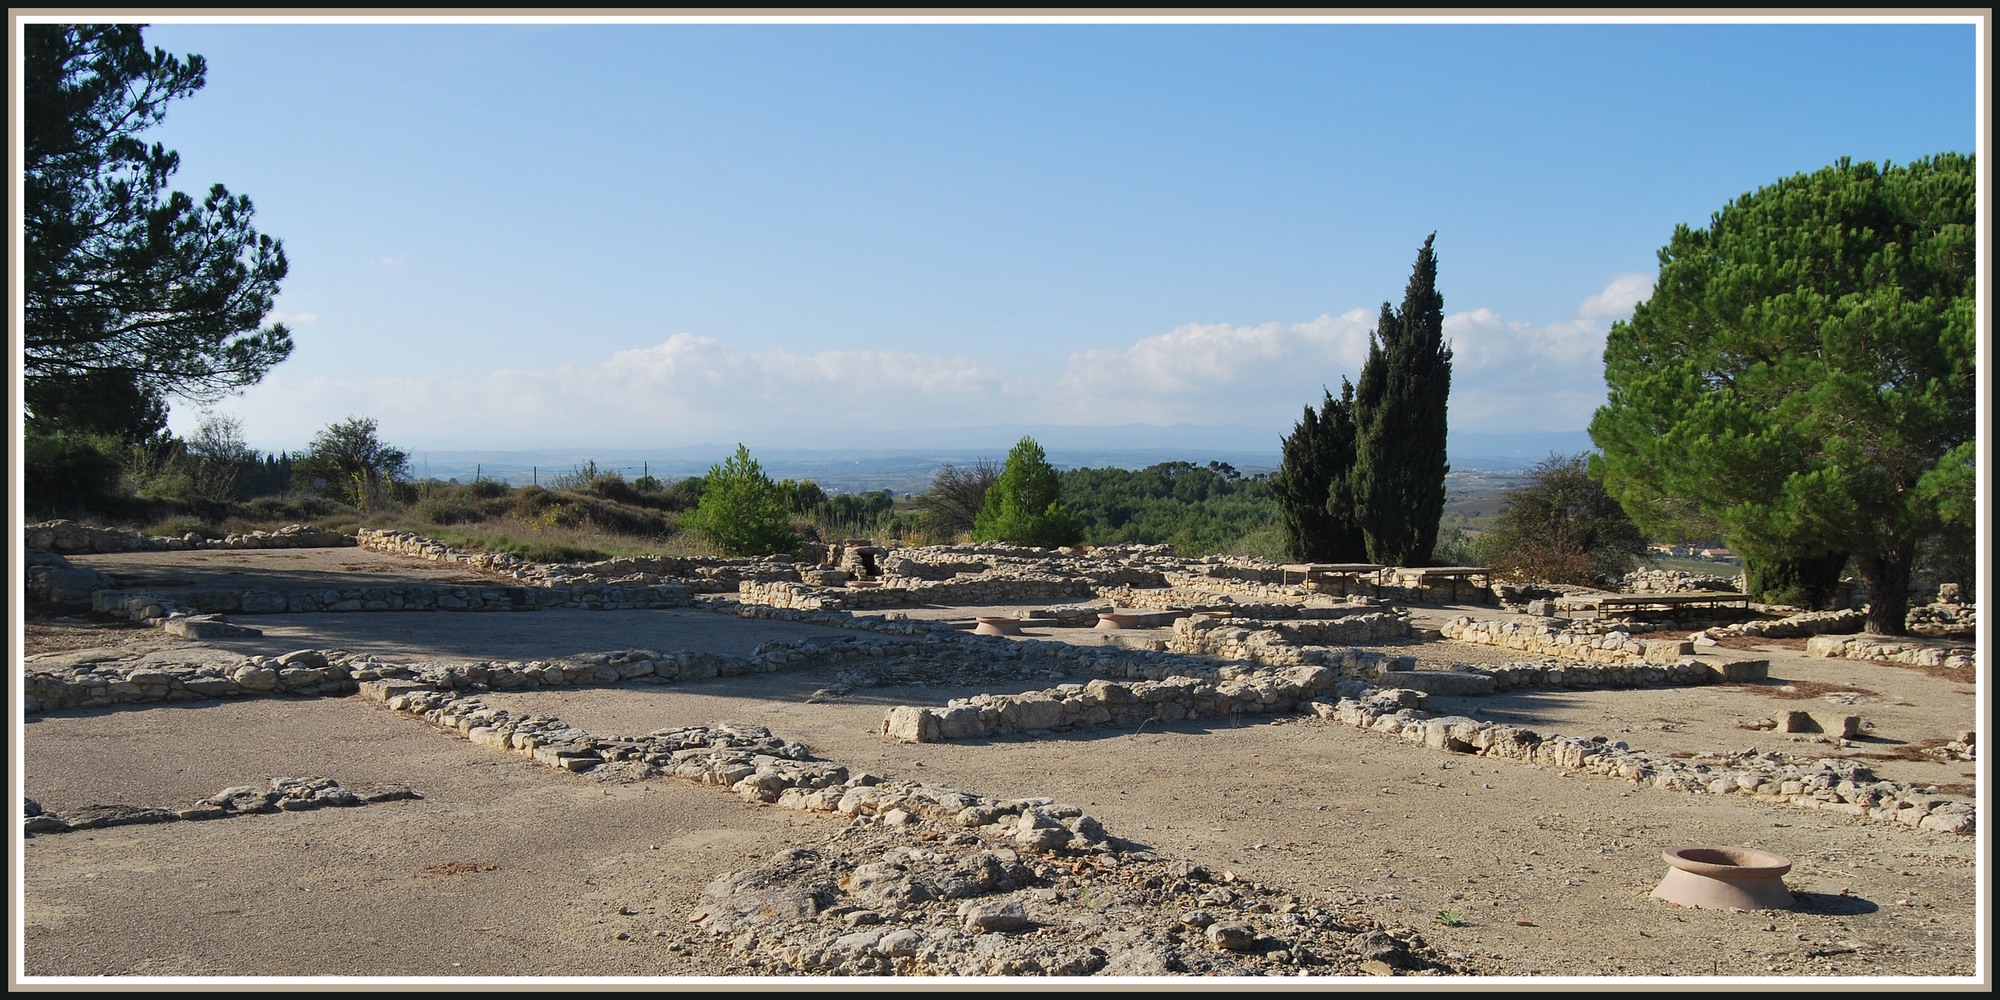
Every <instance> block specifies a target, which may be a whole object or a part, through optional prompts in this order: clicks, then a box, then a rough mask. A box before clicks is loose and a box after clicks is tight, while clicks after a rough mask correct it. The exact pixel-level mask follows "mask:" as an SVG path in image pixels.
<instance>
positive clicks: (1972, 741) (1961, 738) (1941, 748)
mask: <svg viewBox="0 0 2000 1000" xmlns="http://www.w3.org/2000/svg"><path fill="white" fill-rule="evenodd" d="M1919 752H1920V753H1923V754H1925V755H1926V756H1930V757H1935V758H1937V759H1939V760H1966V761H1971V760H1978V759H1979V734H1978V733H1975V732H1973V731H1972V730H1969V729H1968V730H1966V731H1964V732H1961V733H1959V734H1958V738H1957V739H1954V740H1949V741H1947V742H1945V743H1943V744H1940V745H1938V746H1934V747H1924V748H1922V749H1921V750H1920V751H1919Z"/></svg>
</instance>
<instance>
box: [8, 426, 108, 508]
mask: <svg viewBox="0 0 2000 1000" xmlns="http://www.w3.org/2000/svg"><path fill="white" fill-rule="evenodd" d="M22 446H23V449H22V450H23V454H22V456H21V457H22V465H23V467H24V471H25V473H26V478H25V481H24V483H23V486H24V487H25V489H24V492H25V494H26V500H27V503H28V505H29V506H31V507H38V506H43V505H47V504H57V503H60V504H94V503H101V502H104V501H108V500H111V499H114V498H116V497H117V495H118V484H119V480H120V478H121V477H122V476H123V475H124V471H125V465H124V462H123V461H122V460H121V454H122V452H123V447H122V446H121V445H120V444H119V442H118V440H117V439H116V438H113V437H109V436H100V435H93V434H83V433H78V432H75V431H56V432H54V433H37V432H35V431H32V430H30V431H29V432H28V436H27V438H26V440H24V441H23V442H22Z"/></svg>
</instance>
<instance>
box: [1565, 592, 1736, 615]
mask: <svg viewBox="0 0 2000 1000" xmlns="http://www.w3.org/2000/svg"><path fill="white" fill-rule="evenodd" d="M1556 607H1558V608H1561V609H1563V610H1566V611H1590V612H1595V613H1596V614H1599V615H1602V614H1604V613H1606V612H1610V611H1665V612H1673V611H1681V610H1684V609H1687V608H1725V607H1740V608H1748V607H1750V595H1749V594H1737V593H1729V592H1724V591H1713V590H1701V591H1686V592H1682V593H1678V594H1572V595H1570V596H1568V597H1563V598H1559V599H1558V600H1557V601H1556Z"/></svg>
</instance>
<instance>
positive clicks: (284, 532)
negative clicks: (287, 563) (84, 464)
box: [22, 520, 355, 554]
mask: <svg viewBox="0 0 2000 1000" xmlns="http://www.w3.org/2000/svg"><path fill="white" fill-rule="evenodd" d="M354 543H355V542H354V536H352V535H343V534H341V533H339V532H335V531H321V530H320V529H318V528H316V527H314V526H312V525H310V524H290V525H286V526H285V527H283V528H279V529H278V530H277V531H248V532H241V533H232V534H229V535H226V536H224V537H222V538H204V537H202V536H200V535H196V534H193V533H189V534H186V535H182V536H180V537H178V538H174V537H170V536H166V535H147V534H142V533H140V532H139V531H137V530H135V529H132V528H100V527H97V526H96V525H90V524H78V523H77V522H75V521H63V520H57V521H42V522H40V523H37V524H31V525H28V526H27V528H25V529H23V531H22V545H23V547H25V548H30V549H47V550H48V551H50V552H64V553H70V554H76V553H85V552H133V551H158V552H164V551H170V550H184V549H324V548H339V547H342V546H349V545H353V544H354Z"/></svg>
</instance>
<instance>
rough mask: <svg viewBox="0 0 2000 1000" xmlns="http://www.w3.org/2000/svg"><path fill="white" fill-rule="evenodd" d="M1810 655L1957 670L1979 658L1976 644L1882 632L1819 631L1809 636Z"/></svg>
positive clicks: (1974, 662)
mask: <svg viewBox="0 0 2000 1000" xmlns="http://www.w3.org/2000/svg"><path fill="white" fill-rule="evenodd" d="M1806 655H1807V656H1826V657H1833V658H1836V659H1839V658H1843V657H1844V658H1846V659H1849V660H1881V661H1883V662H1886V663H1908V664H1912V665H1915V666H1919V667H1942V668H1944V669H1947V670H1955V669H1958V668H1960V667H1965V668H1971V667H1972V666H1974V665H1975V664H1976V663H1977V662H1978V656H1979V653H1978V650H1977V648H1975V647H1973V646H1965V645H1959V644H1956V643H1945V642H1936V641H1932V642H1926V641H1924V640H1922V639H1898V638H1893V637H1890V636H1882V635H1816V636H1813V637H1812V638H1810V639H1807V640H1806Z"/></svg>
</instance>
